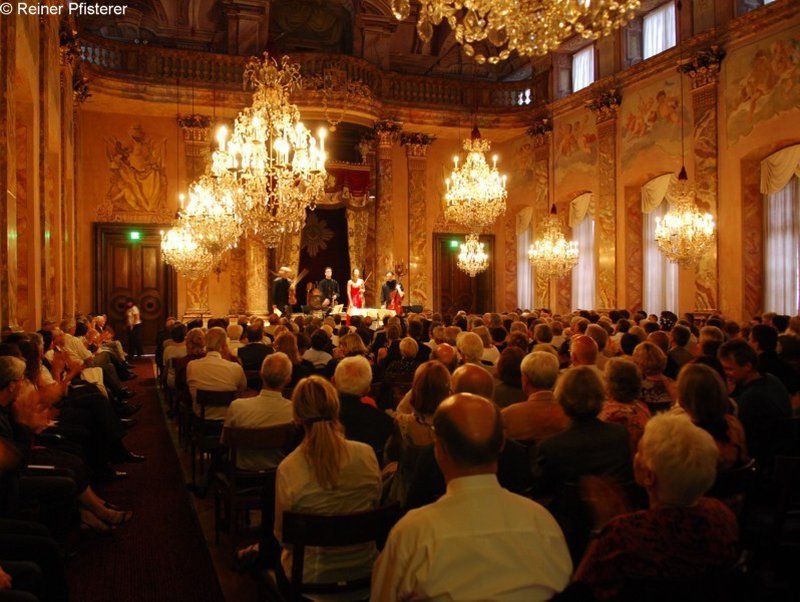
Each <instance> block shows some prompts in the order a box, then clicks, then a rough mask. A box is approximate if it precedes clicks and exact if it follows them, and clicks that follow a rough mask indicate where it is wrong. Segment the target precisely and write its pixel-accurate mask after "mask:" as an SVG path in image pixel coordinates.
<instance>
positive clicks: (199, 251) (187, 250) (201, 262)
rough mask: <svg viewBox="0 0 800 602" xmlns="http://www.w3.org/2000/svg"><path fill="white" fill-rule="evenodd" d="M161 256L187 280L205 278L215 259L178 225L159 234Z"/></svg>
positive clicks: (189, 233)
mask: <svg viewBox="0 0 800 602" xmlns="http://www.w3.org/2000/svg"><path fill="white" fill-rule="evenodd" d="M161 255H162V257H163V258H164V261H165V262H166V263H168V264H169V265H171V266H172V267H173V268H175V271H177V272H178V273H179V274H181V275H183V276H185V277H187V278H201V277H203V276H206V275H208V274H209V273H210V272H211V270H212V269H213V268H214V265H215V264H216V258H215V257H214V256H213V255H212V254H211V253H209V252H208V251H206V250H205V249H204V248H203V247H202V246H201V245H200V244H198V242H197V240H196V239H195V238H194V236H193V235H192V233H191V231H189V230H188V229H187V228H185V227H183V226H182V225H180V224H178V225H176V226H174V227H172V228H170V229H169V230H167V231H166V232H162V233H161Z"/></svg>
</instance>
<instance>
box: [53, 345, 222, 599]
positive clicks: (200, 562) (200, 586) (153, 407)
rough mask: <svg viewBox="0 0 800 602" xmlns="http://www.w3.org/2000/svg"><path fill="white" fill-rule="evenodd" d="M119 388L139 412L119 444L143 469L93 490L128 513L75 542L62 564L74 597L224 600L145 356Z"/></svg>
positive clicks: (136, 468)
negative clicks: (105, 533) (138, 457)
mask: <svg viewBox="0 0 800 602" xmlns="http://www.w3.org/2000/svg"><path fill="white" fill-rule="evenodd" d="M135 369H136V373H137V374H138V375H139V378H137V379H135V380H132V381H129V382H128V383H126V384H127V385H129V387H130V388H131V389H133V390H135V391H136V392H137V395H136V397H135V398H134V399H133V401H136V402H141V403H142V404H143V407H142V409H141V411H139V413H138V414H137V415H136V418H137V419H138V421H139V424H137V425H136V426H135V427H134V428H133V429H132V430H131V431H130V432H129V433H128V435H127V436H126V437H125V444H126V445H127V446H128V448H129V449H131V450H132V451H134V452H136V453H140V454H144V455H145V456H146V457H147V460H146V461H145V462H144V463H142V464H127V465H123V466H120V467H119V468H120V469H121V470H126V471H127V472H128V473H129V477H128V478H127V479H125V480H123V481H117V482H114V483H109V484H106V485H103V486H100V487H98V491H99V493H100V494H101V496H102V497H103V498H104V499H106V500H108V501H109V502H112V503H114V504H117V505H119V506H121V507H124V508H129V509H131V510H133V512H134V516H133V519H132V520H131V522H130V523H128V524H127V525H125V526H123V527H121V528H120V529H118V530H117V531H116V532H115V533H114V535H113V537H110V538H99V537H96V538H93V539H91V540H89V541H85V542H83V543H82V544H81V546H80V548H79V550H78V554H77V556H76V558H75V559H74V560H72V561H71V562H70V563H69V565H68V566H67V573H68V576H69V583H70V594H71V598H72V599H73V600H78V601H81V602H88V601H92V602H94V601H101V600H102V601H105V600H108V601H113V602H127V601H131V602H133V601H137V602H145V601H170V602H183V601H186V602H189V601H192V602H206V601H208V602H216V601H219V600H223V599H224V598H223V595H222V590H221V589H220V585H219V582H218V580H217V575H216V572H215V571H214V565H213V563H212V561H211V557H210V555H209V552H208V547H207V545H206V541H205V539H204V537H203V533H202V531H201V529H200V526H199V524H198V522H197V516H196V514H195V512H194V509H193V506H192V503H191V500H190V497H189V496H190V494H189V493H188V492H187V490H186V488H185V486H184V480H183V474H182V472H181V468H180V464H179V462H178V457H177V455H176V453H175V448H174V446H173V444H172V441H171V439H170V435H169V432H168V430H167V425H166V422H165V417H164V414H163V412H162V410H161V406H160V404H159V401H158V396H157V393H156V389H155V380H154V374H153V365H152V362H151V360H150V358H143V359H141V360H139V361H138V363H137V365H136V367H135Z"/></svg>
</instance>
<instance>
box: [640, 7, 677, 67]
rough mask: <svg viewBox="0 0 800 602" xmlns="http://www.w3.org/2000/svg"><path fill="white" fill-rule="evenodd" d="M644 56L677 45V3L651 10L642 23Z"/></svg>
mask: <svg viewBox="0 0 800 602" xmlns="http://www.w3.org/2000/svg"><path fill="white" fill-rule="evenodd" d="M642 25H643V27H642V53H643V54H642V56H643V57H644V58H646V59H648V58H650V57H651V56H655V55H657V54H659V53H660V52H664V51H665V50H666V49H667V48H672V47H673V46H675V39H676V38H675V3H674V2H668V3H667V4H664V5H663V6H659V7H658V8H656V9H654V10H651V11H650V12H649V13H647V14H646V15H645V16H644V19H643V23H642Z"/></svg>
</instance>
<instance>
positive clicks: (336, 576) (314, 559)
mask: <svg viewBox="0 0 800 602" xmlns="http://www.w3.org/2000/svg"><path fill="white" fill-rule="evenodd" d="M292 406H293V411H294V418H295V421H296V422H297V423H298V424H300V425H302V426H303V429H304V431H305V437H304V438H303V442H302V443H301V444H300V445H299V446H298V447H297V449H295V450H294V451H293V452H292V453H290V454H289V455H288V456H286V458H285V459H284V460H283V461H282V462H281V463H280V465H279V466H278V472H277V477H276V479H277V480H276V486H275V537H276V538H277V539H278V541H282V524H283V513H284V512H287V511H291V512H303V513H307V514H350V513H354V512H361V511H364V510H372V509H373V508H375V507H376V506H377V505H378V502H379V500H380V494H381V473H380V469H379V468H378V461H377V459H376V457H375V452H374V451H373V450H372V448H371V447H369V446H368V445H365V444H364V443H359V442H356V441H349V440H347V439H345V437H344V429H343V428H342V425H341V423H340V422H339V396H338V393H337V392H336V389H335V388H334V387H333V385H331V383H330V382H328V381H327V380H325V379H323V378H321V377H319V376H310V377H308V378H304V379H303V380H301V381H300V382H299V383H298V384H297V386H296V387H295V389H294V394H293V395H292ZM376 556H377V553H376V550H375V546H374V545H373V544H369V545H359V546H351V547H348V548H334V549H331V548H328V549H323V548H306V551H305V564H304V570H303V580H304V581H305V582H307V583H314V582H317V583H328V582H332V581H338V580H343V579H354V578H359V577H364V576H367V575H369V574H370V572H371V570H372V564H373V562H374V560H375V557H376ZM281 563H282V564H283V568H284V571H285V574H286V575H287V576H288V575H291V572H292V549H291V546H287V547H285V548H284V550H283V554H282V557H281Z"/></svg>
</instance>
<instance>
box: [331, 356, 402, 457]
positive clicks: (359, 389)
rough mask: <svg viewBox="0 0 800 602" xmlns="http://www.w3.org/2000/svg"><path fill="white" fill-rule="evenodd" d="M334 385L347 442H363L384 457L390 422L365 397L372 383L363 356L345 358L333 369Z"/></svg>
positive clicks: (370, 374) (370, 400)
mask: <svg viewBox="0 0 800 602" xmlns="http://www.w3.org/2000/svg"><path fill="white" fill-rule="evenodd" d="M333 384H334V385H335V387H336V390H337V391H338V392H339V405H340V411H339V418H340V420H341V422H342V425H344V433H345V436H346V437H347V438H348V439H351V440H353V441H360V442H362V443H366V444H367V445H369V446H370V447H371V448H372V449H373V450H374V451H375V457H376V458H383V448H384V445H386V440H387V439H388V438H389V435H391V434H392V428H393V423H392V419H391V418H390V417H389V416H388V415H387V414H386V413H384V412H382V411H381V410H379V409H378V408H377V407H376V405H375V401H374V400H372V399H371V398H369V397H365V396H366V395H367V394H368V393H369V390H370V386H371V384H372V367H371V366H370V365H369V362H368V361H367V360H366V358H364V357H362V356H353V357H346V358H344V359H343V360H342V361H340V362H339V364H338V365H337V366H336V372H334V374H333Z"/></svg>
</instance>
